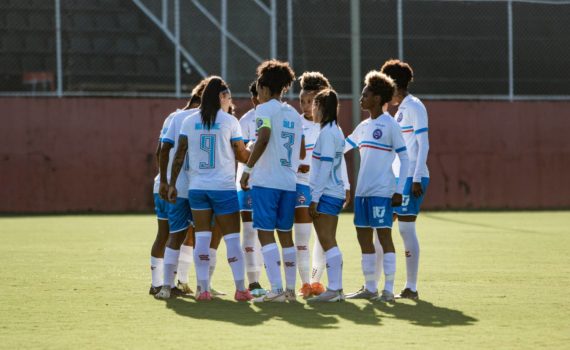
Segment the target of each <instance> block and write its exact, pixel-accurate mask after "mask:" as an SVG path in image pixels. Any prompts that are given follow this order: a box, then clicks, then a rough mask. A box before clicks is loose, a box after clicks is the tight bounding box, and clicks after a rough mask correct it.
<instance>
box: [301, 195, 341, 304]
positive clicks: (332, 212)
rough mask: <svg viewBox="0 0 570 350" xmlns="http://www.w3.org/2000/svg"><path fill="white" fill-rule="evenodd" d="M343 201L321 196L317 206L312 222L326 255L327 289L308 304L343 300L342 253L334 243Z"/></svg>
mask: <svg viewBox="0 0 570 350" xmlns="http://www.w3.org/2000/svg"><path fill="white" fill-rule="evenodd" d="M343 203H344V200H342V199H338V198H333V197H328V196H322V197H321V199H320V200H319V205H318V206H317V212H318V213H319V216H317V217H316V218H315V220H314V224H315V231H316V232H317V236H318V239H319V242H320V244H321V246H322V247H323V249H324V250H325V255H326V264H327V276H328V287H327V290H326V291H325V292H323V293H321V294H320V295H318V296H316V297H314V298H312V299H309V301H310V302H335V301H342V300H344V294H343V291H342V289H343V287H342V265H343V260H342V253H341V251H340V249H339V248H338V245H337V242H336V229H337V225H338V214H339V213H340V211H341V210H342V205H343Z"/></svg>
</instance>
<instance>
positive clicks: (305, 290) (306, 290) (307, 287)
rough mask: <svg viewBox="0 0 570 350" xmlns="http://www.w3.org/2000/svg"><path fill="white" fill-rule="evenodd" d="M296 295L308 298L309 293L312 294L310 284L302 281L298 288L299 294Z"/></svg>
mask: <svg viewBox="0 0 570 350" xmlns="http://www.w3.org/2000/svg"><path fill="white" fill-rule="evenodd" d="M297 295H298V296H300V297H301V296H302V297H303V299H307V298H310V297H311V295H313V289H312V288H311V285H310V284H309V283H303V286H302V287H301V289H299V294H297Z"/></svg>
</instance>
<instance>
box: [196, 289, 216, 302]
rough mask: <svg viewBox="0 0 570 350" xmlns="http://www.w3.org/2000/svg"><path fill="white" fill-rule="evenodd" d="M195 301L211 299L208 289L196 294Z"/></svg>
mask: <svg viewBox="0 0 570 350" xmlns="http://www.w3.org/2000/svg"><path fill="white" fill-rule="evenodd" d="M196 300H197V301H210V300H212V295H211V294H210V292H208V291H204V292H201V293H199V294H198V296H197V297H196Z"/></svg>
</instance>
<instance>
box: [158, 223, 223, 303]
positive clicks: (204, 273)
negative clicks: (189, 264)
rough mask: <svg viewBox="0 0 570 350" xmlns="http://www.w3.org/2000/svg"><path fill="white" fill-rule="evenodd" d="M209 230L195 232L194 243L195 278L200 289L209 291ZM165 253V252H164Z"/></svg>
mask: <svg viewBox="0 0 570 350" xmlns="http://www.w3.org/2000/svg"><path fill="white" fill-rule="evenodd" d="M211 240H212V232H211V231H200V232H196V244H195V248H194V265H195V266H196V280H197V281H198V287H200V291H202V292H204V291H209V289H210V284H209V279H210V276H209V271H208V270H209V268H210V241H211ZM165 255H166V254H165Z"/></svg>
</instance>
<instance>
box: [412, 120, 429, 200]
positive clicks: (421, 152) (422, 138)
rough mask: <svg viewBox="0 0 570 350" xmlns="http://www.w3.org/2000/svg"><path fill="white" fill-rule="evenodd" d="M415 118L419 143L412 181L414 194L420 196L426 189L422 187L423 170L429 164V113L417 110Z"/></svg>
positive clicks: (415, 128)
mask: <svg viewBox="0 0 570 350" xmlns="http://www.w3.org/2000/svg"><path fill="white" fill-rule="evenodd" d="M414 114H415V116H414V117H415V118H414V130H415V131H414V134H415V136H416V141H417V145H418V157H417V160H416V169H414V178H413V183H412V194H413V195H414V196H415V197H420V196H421V195H422V194H423V193H424V191H423V188H422V177H421V175H420V174H421V172H422V170H423V169H424V168H425V166H426V164H427V156H428V152H429V137H428V126H427V113H426V112H425V110H421V111H415V113H414Z"/></svg>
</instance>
